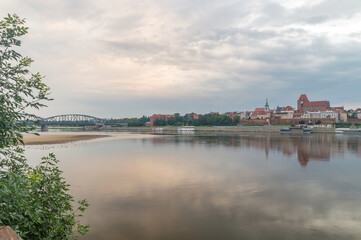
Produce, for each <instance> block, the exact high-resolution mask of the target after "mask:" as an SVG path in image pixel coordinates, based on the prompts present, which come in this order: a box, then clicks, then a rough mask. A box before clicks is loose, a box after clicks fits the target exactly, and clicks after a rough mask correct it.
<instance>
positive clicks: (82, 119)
mask: <svg viewBox="0 0 361 240" xmlns="http://www.w3.org/2000/svg"><path fill="white" fill-rule="evenodd" d="M29 120H30V121H33V122H40V125H53V124H62V125H63V124H66V123H91V124H96V123H105V122H106V121H107V120H106V119H105V118H98V117H93V116H90V115H85V114H62V115H56V116H51V117H47V118H42V117H38V116H32V117H30V118H29Z"/></svg>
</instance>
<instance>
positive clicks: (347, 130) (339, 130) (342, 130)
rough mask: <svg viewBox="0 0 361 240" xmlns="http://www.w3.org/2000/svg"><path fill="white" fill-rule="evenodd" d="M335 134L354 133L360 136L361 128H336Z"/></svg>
mask: <svg viewBox="0 0 361 240" xmlns="http://www.w3.org/2000/svg"><path fill="white" fill-rule="evenodd" d="M335 133H341V134H343V133H346V134H347V133H356V134H361V128H336V130H335Z"/></svg>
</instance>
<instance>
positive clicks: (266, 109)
mask: <svg viewBox="0 0 361 240" xmlns="http://www.w3.org/2000/svg"><path fill="white" fill-rule="evenodd" d="M264 110H265V111H266V112H269V105H268V99H266V104H265V105H264Z"/></svg>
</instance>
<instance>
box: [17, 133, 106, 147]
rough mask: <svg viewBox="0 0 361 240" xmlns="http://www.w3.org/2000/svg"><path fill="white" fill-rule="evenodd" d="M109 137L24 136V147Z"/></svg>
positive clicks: (72, 135) (78, 135)
mask: <svg viewBox="0 0 361 240" xmlns="http://www.w3.org/2000/svg"><path fill="white" fill-rule="evenodd" d="M104 137H109V135H99V134H98V135H95V134H93V135H90V134H63V135H60V134H49V135H39V136H36V135H24V136H23V141H24V144H25V145H45V144H62V143H69V142H75V141H82V140H92V139H97V138H104Z"/></svg>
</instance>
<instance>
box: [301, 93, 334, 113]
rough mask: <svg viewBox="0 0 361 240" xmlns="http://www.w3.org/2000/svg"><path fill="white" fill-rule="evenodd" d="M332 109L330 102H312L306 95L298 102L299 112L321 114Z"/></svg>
mask: <svg viewBox="0 0 361 240" xmlns="http://www.w3.org/2000/svg"><path fill="white" fill-rule="evenodd" d="M326 109H330V102H329V101H313V102H310V101H309V100H308V98H307V95H306V94H302V95H301V96H300V98H299V99H298V100H297V110H298V112H302V113H304V112H319V111H322V110H326Z"/></svg>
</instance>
